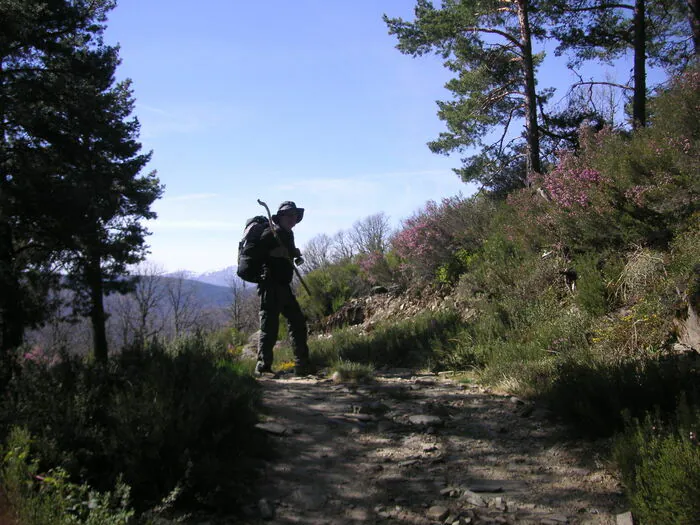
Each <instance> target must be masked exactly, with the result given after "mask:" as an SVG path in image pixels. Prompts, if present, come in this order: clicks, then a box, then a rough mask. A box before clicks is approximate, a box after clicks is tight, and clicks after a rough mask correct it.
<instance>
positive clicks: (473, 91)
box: [384, 0, 546, 190]
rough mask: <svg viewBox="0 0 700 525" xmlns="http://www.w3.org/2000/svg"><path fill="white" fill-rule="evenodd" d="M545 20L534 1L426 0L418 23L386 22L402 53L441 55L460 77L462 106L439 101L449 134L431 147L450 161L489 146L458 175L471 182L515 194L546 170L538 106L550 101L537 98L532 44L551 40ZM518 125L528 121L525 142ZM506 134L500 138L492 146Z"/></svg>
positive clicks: (457, 96)
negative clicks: (453, 154) (450, 157)
mask: <svg viewBox="0 0 700 525" xmlns="http://www.w3.org/2000/svg"><path fill="white" fill-rule="evenodd" d="M539 16H541V15H540V14H538V11H537V9H535V3H534V2H532V1H528V0H516V1H514V2H504V1H502V0H478V1H460V0H446V1H444V2H443V3H442V7H441V8H440V9H436V8H435V7H434V6H433V5H432V3H431V2H429V1H427V0H418V3H417V5H416V8H415V20H414V21H413V22H407V21H404V20H402V19H401V18H388V17H387V16H386V15H385V16H384V21H385V22H386V24H387V25H388V27H389V32H390V34H394V35H396V36H397V38H398V40H399V43H398V46H397V47H398V49H399V50H400V51H401V52H402V53H405V54H409V55H412V56H420V55H424V54H426V53H429V52H434V53H436V54H438V55H441V56H442V57H443V58H444V59H445V66H446V67H447V68H448V69H450V70H451V71H453V72H455V74H456V75H457V76H456V78H454V79H452V80H450V81H449V82H448V83H447V85H446V87H447V88H448V89H449V90H450V91H451V92H452V93H453V94H454V99H453V100H451V101H448V102H438V107H439V111H438V115H439V117H440V118H441V119H442V120H444V121H445V122H446V124H447V127H448V130H449V131H448V132H445V133H441V134H440V136H439V138H438V139H437V140H436V141H433V142H431V143H429V147H430V149H431V150H432V151H433V152H436V153H443V154H448V153H450V152H452V151H458V152H464V151H465V150H467V149H469V148H473V147H481V148H482V149H481V152H480V153H478V154H476V155H474V156H471V157H468V158H465V159H463V167H462V168H461V169H458V170H455V171H456V172H457V173H458V174H459V175H460V177H461V178H462V180H464V181H465V182H469V181H477V182H480V183H481V184H482V185H484V186H485V187H486V188H488V189H491V190H501V189H504V190H508V189H509V188H513V187H517V186H522V185H523V184H524V182H525V180H526V177H527V175H528V173H531V172H539V171H541V158H540V133H539V123H538V115H537V106H538V102H540V101H542V99H544V98H546V95H545V94H544V93H541V94H539V95H538V93H537V92H536V88H535V72H536V69H537V66H538V64H539V63H540V62H541V59H542V57H541V56H538V55H535V54H533V50H532V40H533V39H534V38H538V37H542V36H544V33H543V31H542V30H541V27H542V25H541V23H539V22H538V21H537V20H534V19H533V17H539ZM518 119H522V121H524V132H523V133H522V134H521V136H524V143H523V141H522V140H520V137H518V136H516V137H515V138H514V137H513V136H512V135H513V133H512V131H511V126H512V125H513V123H514V121H516V120H518ZM499 128H500V130H501V131H500V137H499V138H498V139H496V140H495V141H494V142H491V143H488V144H486V143H484V139H485V138H486V137H489V134H490V133H492V132H494V131H495V130H497V129H499Z"/></svg>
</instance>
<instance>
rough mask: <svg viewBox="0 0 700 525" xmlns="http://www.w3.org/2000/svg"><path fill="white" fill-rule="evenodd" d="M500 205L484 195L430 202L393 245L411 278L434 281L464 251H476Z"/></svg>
mask: <svg viewBox="0 0 700 525" xmlns="http://www.w3.org/2000/svg"><path fill="white" fill-rule="evenodd" d="M496 208H497V205H496V204H495V203H494V202H493V201H490V200H489V199H487V198H485V197H483V196H479V195H477V196H474V197H471V198H466V199H465V198H463V197H461V196H456V197H451V198H446V199H443V200H442V202H441V203H440V204H437V203H436V202H434V201H429V202H428V203H427V204H426V206H425V208H424V209H423V210H420V211H419V212H418V213H416V214H415V215H413V216H412V217H409V218H408V219H406V220H405V221H404V223H403V226H402V229H401V230H400V231H399V232H397V233H396V234H395V235H394V236H393V238H392V240H391V245H392V248H393V250H394V252H395V253H396V255H397V256H398V257H399V260H400V261H401V262H402V264H403V269H404V271H405V272H406V273H407V274H408V278H409V279H412V280H414V281H416V282H417V284H418V285H426V284H431V283H432V282H433V279H434V278H435V276H436V272H438V269H440V268H441V267H444V266H445V265H450V264H453V263H454V262H455V259H454V258H455V254H456V253H458V252H459V251H460V250H463V251H465V252H467V253H470V252H473V251H476V250H477V249H478V248H479V247H480V246H481V243H482V242H483V239H484V238H485V237H486V235H487V232H488V230H489V227H490V224H491V221H492V218H493V215H494V213H495V210H496Z"/></svg>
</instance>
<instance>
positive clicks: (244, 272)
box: [236, 215, 270, 283]
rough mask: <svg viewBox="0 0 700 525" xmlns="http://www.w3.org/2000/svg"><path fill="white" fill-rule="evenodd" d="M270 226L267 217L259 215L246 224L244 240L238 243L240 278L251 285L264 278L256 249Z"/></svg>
mask: <svg viewBox="0 0 700 525" xmlns="http://www.w3.org/2000/svg"><path fill="white" fill-rule="evenodd" d="M269 224H270V221H269V220H268V219H267V217H263V216H262V215H257V216H255V217H253V218H251V219H248V220H247V221H246V222H245V229H244V230H243V238H242V239H241V242H239V243H238V268H236V274H237V275H238V277H240V278H241V279H243V280H244V281H248V282H249V283H258V282H260V278H261V277H262V259H261V258H259V257H255V253H254V248H255V245H256V243H257V242H258V241H259V240H260V236H261V235H262V232H263V231H264V230H265V228H267V227H268V226H269Z"/></svg>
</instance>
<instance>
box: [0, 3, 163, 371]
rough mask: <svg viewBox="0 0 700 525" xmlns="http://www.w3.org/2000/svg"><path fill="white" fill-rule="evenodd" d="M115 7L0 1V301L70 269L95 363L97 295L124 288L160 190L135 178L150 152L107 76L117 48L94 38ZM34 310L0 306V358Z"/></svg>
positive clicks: (119, 88) (127, 98) (121, 92)
mask: <svg viewBox="0 0 700 525" xmlns="http://www.w3.org/2000/svg"><path fill="white" fill-rule="evenodd" d="M113 7H114V2H112V1H108V0H93V1H68V0H63V1H59V0H52V1H41V0H32V1H29V2H14V1H5V2H3V3H0V16H2V15H3V14H5V15H8V16H7V18H5V19H7V20H9V21H10V25H9V27H11V28H12V29H13V31H10V32H8V33H7V37H6V38H5V39H4V40H3V41H1V42H0V64H2V66H3V69H2V71H1V72H0V74H1V75H2V76H1V77H0V78H2V85H0V99H1V100H2V106H0V111H1V112H2V115H3V119H2V122H3V128H4V131H5V133H4V135H3V140H2V145H1V146H0V151H1V152H2V159H3V168H2V170H3V172H2V177H3V179H2V181H0V184H2V186H0V202H2V204H3V207H2V209H1V210H0V232H4V234H3V233H0V265H1V266H0V276H1V278H2V282H0V287H2V288H0V296H3V291H9V292H11V293H13V294H17V293H22V290H23V289H26V287H27V279H26V275H30V274H31V272H34V273H36V274H38V275H47V274H50V272H49V270H52V269H57V268H61V269H63V270H64V271H67V272H68V273H69V277H70V279H69V282H70V284H71V286H72V287H73V289H74V291H75V292H76V297H77V299H78V300H79V301H78V304H77V306H79V307H82V310H83V311H84V312H85V313H88V314H89V315H90V317H91V320H92V326H93V331H94V340H95V344H94V350H95V355H96V357H97V358H98V359H106V357H107V343H106V337H105V328H104V321H105V315H104V307H103V303H102V298H103V296H104V294H106V293H109V292H110V291H112V290H115V289H120V288H122V289H123V288H124V286H125V285H126V284H127V283H128V281H126V280H125V279H123V278H121V276H122V275H124V274H125V273H126V267H127V265H129V264H132V263H135V262H138V261H140V260H142V258H143V256H144V252H145V248H146V247H145V237H146V234H147V231H146V230H145V228H144V227H143V225H142V224H141V222H140V221H141V220H142V219H149V218H153V217H155V214H154V213H153V212H152V211H151V210H150V205H151V204H152V203H153V201H154V200H155V199H157V198H158V197H159V196H160V194H161V192H162V187H161V186H160V184H159V182H158V179H157V178H156V177H155V174H154V173H150V174H148V175H146V176H140V175H139V173H140V171H141V170H142V169H143V168H144V166H145V164H146V163H147V162H148V160H149V158H150V154H143V153H140V149H141V145H140V144H139V143H138V141H137V138H138V132H139V124H138V121H137V120H136V119H135V118H131V117H130V116H131V113H132V111H133V105H134V102H133V96H132V93H131V90H130V85H129V81H125V82H121V83H116V82H115V79H114V74H115V71H116V68H117V66H118V64H119V58H118V49H117V48H116V47H110V46H106V45H105V44H104V43H103V41H102V32H103V29H104V21H105V19H106V13H107V12H108V11H109V10H110V9H112V8H113ZM20 254H22V257H20ZM39 295H40V294H39ZM38 298H41V297H38ZM40 305H41V301H37V302H36V306H37V308H36V310H37V312H39V313H38V314H37V315H36V316H34V317H29V316H28V315H27V314H28V313H29V312H30V311H31V309H30V308H28V307H22V308H19V309H16V308H14V307H15V306H16V305H14V304H13V303H12V302H10V301H0V316H1V319H2V323H3V341H2V348H3V349H5V350H7V349H9V348H12V347H14V346H16V345H17V344H19V343H20V342H21V334H22V332H23V330H24V329H25V328H26V327H28V326H31V325H32V324H36V323H38V322H40V321H41V315H40V312H41V310H42V309H41V307H40ZM6 334H7V335H6Z"/></svg>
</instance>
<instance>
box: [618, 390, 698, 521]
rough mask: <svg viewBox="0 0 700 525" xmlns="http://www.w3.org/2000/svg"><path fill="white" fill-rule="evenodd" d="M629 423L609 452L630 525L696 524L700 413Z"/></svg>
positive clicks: (679, 413) (682, 411) (683, 408)
mask: <svg viewBox="0 0 700 525" xmlns="http://www.w3.org/2000/svg"><path fill="white" fill-rule="evenodd" d="M676 414H677V417H676V420H675V421H674V422H673V423H668V422H665V421H664V419H666V421H667V420H668V418H660V417H659V416H658V414H657V416H655V417H653V418H652V417H650V416H647V417H645V418H644V422H643V423H640V422H639V420H632V421H631V422H629V423H628V425H627V428H626V430H625V432H624V433H623V434H622V435H620V436H619V437H618V438H617V439H616V441H615V445H614V448H613V457H614V459H615V461H616V463H617V465H618V468H619V469H620V473H621V475H622V482H623V485H624V486H625V491H626V493H627V496H628V499H629V501H630V503H631V506H632V512H633V515H634V517H635V520H636V522H639V523H641V524H642V525H646V524H655V523H664V524H669V525H671V524H678V525H685V524H689V523H700V442H698V431H700V411H699V410H697V409H696V410H694V411H692V410H690V409H688V408H687V406H685V405H684V404H683V403H681V406H680V408H679V410H678V411H677V412H676Z"/></svg>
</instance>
